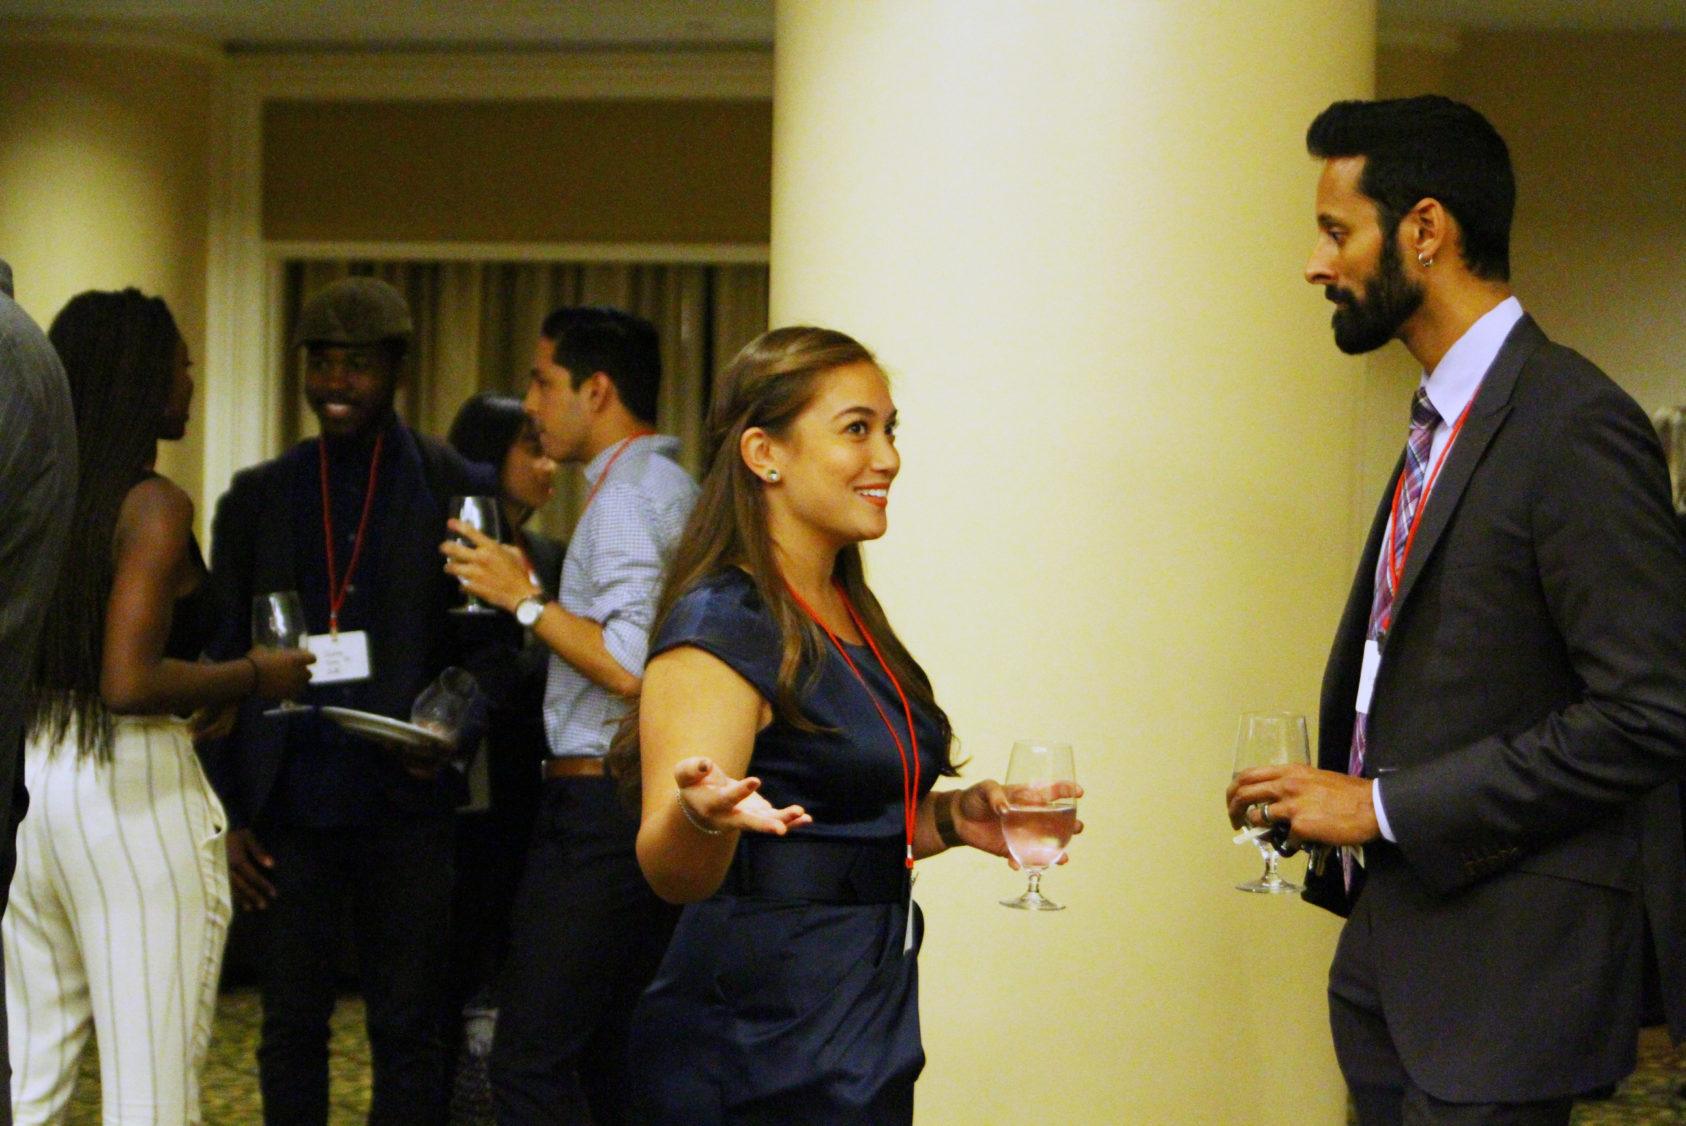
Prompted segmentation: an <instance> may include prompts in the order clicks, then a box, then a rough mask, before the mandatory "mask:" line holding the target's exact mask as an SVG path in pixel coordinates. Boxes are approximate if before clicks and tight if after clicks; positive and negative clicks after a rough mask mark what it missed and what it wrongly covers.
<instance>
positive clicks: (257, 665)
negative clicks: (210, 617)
mask: <svg viewBox="0 0 1686 1126" xmlns="http://www.w3.org/2000/svg"><path fill="white" fill-rule="evenodd" d="M309 641H310V634H309V631H308V630H307V629H306V628H305V623H304V609H303V606H302V604H301V603H300V602H299V596H298V592H297V591H292V590H281V591H275V592H274V593H272V594H259V595H256V596H255V597H254V598H253V599H252V650H251V652H250V653H248V654H247V656H246V659H247V660H249V661H250V662H251V663H252V673H253V677H252V691H253V692H254V693H255V694H256V695H258V696H261V697H263V698H264V699H266V700H280V701H281V703H280V704H279V705H277V706H276V707H273V708H270V709H269V710H268V711H266V712H264V713H263V714H264V715H267V716H285V715H289V714H291V713H293V712H298V711H304V710H306V709H303V708H300V707H299V705H297V704H295V703H293V697H295V696H298V695H300V694H302V693H303V692H304V688H305V684H306V683H308V682H309V680H310V671H309V669H308V668H306V667H305V666H307V665H309V664H311V663H312V662H313V661H315V660H316V654H314V653H312V652H310V651H309V649H307V648H306V646H307V644H308V643H309Z"/></svg>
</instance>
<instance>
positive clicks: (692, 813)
mask: <svg viewBox="0 0 1686 1126" xmlns="http://www.w3.org/2000/svg"><path fill="white" fill-rule="evenodd" d="M673 800H674V801H677V802H678V803H679V812H680V813H681V814H683V815H684V817H685V820H687V821H689V822H690V823H691V828H693V829H695V830H696V831H697V832H699V833H703V834H706V835H708V836H710V837H718V836H719V835H720V834H721V833H722V832H723V831H724V830H721V829H716V828H715V827H714V826H713V825H710V824H709V823H708V822H707V821H704V820H703V819H702V818H701V817H698V816H697V811H696V810H694V809H692V808H691V803H690V802H688V801H686V800H685V791H684V790H681V789H678V788H675V789H674V791H673Z"/></svg>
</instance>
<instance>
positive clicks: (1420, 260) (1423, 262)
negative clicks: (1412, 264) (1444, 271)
mask: <svg viewBox="0 0 1686 1126" xmlns="http://www.w3.org/2000/svg"><path fill="white" fill-rule="evenodd" d="M1417 265H1419V266H1421V267H1422V268H1423V269H1425V270H1426V269H1428V268H1429V267H1430V266H1432V265H1434V259H1432V258H1424V257H1423V256H1422V254H1421V253H1420V252H1419V253H1418V254H1417Z"/></svg>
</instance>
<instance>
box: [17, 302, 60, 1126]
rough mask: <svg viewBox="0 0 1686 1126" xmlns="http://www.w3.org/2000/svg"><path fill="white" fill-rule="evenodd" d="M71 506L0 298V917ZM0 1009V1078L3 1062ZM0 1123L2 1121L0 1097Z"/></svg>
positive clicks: (44, 414)
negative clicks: (26, 740)
mask: <svg viewBox="0 0 1686 1126" xmlns="http://www.w3.org/2000/svg"><path fill="white" fill-rule="evenodd" d="M75 501H76V422H75V418H74V416H73V415H72V413H71V408H70V388H69V387H68V386H67V385H66V384H65V380H64V368H63V367H62V366H61V365H60V364H59V358H58V354H57V353H55V352H54V351H53V347H52V345H51V344H49V343H48V342H47V338H46V337H45V336H43V335H42V334H41V330H40V329H39V328H37V327H36V326H35V323H34V322H33V321H31V320H30V319H29V317H28V316H27V315H25V313H24V311H23V310H22V309H20V308H18V306H17V303H16V302H14V301H13V300H12V299H11V298H10V297H7V296H5V295H3V294H0V911H4V910H5V905H6V889H7V888H8V887H9V886H10V884H11V881H12V868H13V865H14V863H15V861H16V853H15V852H14V842H15V834H16V830H17V822H18V819H19V818H21V817H22V816H23V810H24V807H25V805H27V804H28V798H27V795H25V794H24V793H23V770H22V765H23V763H22V759H23V756H22V750H23V713H24V703H25V700H24V688H25V686H26V685H27V684H28V682H29V677H30V673H31V671H32V669H33V668H34V665H35V644H36V641H37V639H38V637H39V635H40V632H41V619H42V617H43V615H44V614H45V613H46V610H47V600H48V599H49V598H51V597H52V593H53V582H54V579H55V577H56V576H57V575H58V571H59V564H60V562H61V561H62V558H63V556H64V545H65V540H66V537H67V536H68V535H69V533H70V515H71V506H72V505H73V504H74V503H75ZM5 1053H6V1038H5V1020H4V1008H3V1006H0V1074H5V1073H9V1071H10V1069H9V1068H7V1067H6V1066H5V1064H6V1054H5ZM0 1104H3V1105H0V1123H9V1122H10V1121H11V1112H10V1100H4V1099H0Z"/></svg>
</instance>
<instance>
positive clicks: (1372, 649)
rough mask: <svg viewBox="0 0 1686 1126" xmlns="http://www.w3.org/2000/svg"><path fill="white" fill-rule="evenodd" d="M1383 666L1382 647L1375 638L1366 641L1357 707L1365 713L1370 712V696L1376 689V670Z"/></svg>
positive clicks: (1360, 670) (1359, 672)
mask: <svg viewBox="0 0 1686 1126" xmlns="http://www.w3.org/2000/svg"><path fill="white" fill-rule="evenodd" d="M1381 667H1382V647H1381V646H1380V645H1377V644H1376V642H1375V639H1373V638H1372V639H1371V640H1369V641H1366V642H1365V643H1364V665H1363V667H1362V668H1360V669H1359V670H1358V703H1357V705H1356V709H1357V711H1358V712H1360V713H1361V714H1363V715H1369V714H1370V697H1371V696H1372V695H1374V694H1375V691H1376V672H1377V671H1378V670H1379V669H1380V668H1381Z"/></svg>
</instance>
